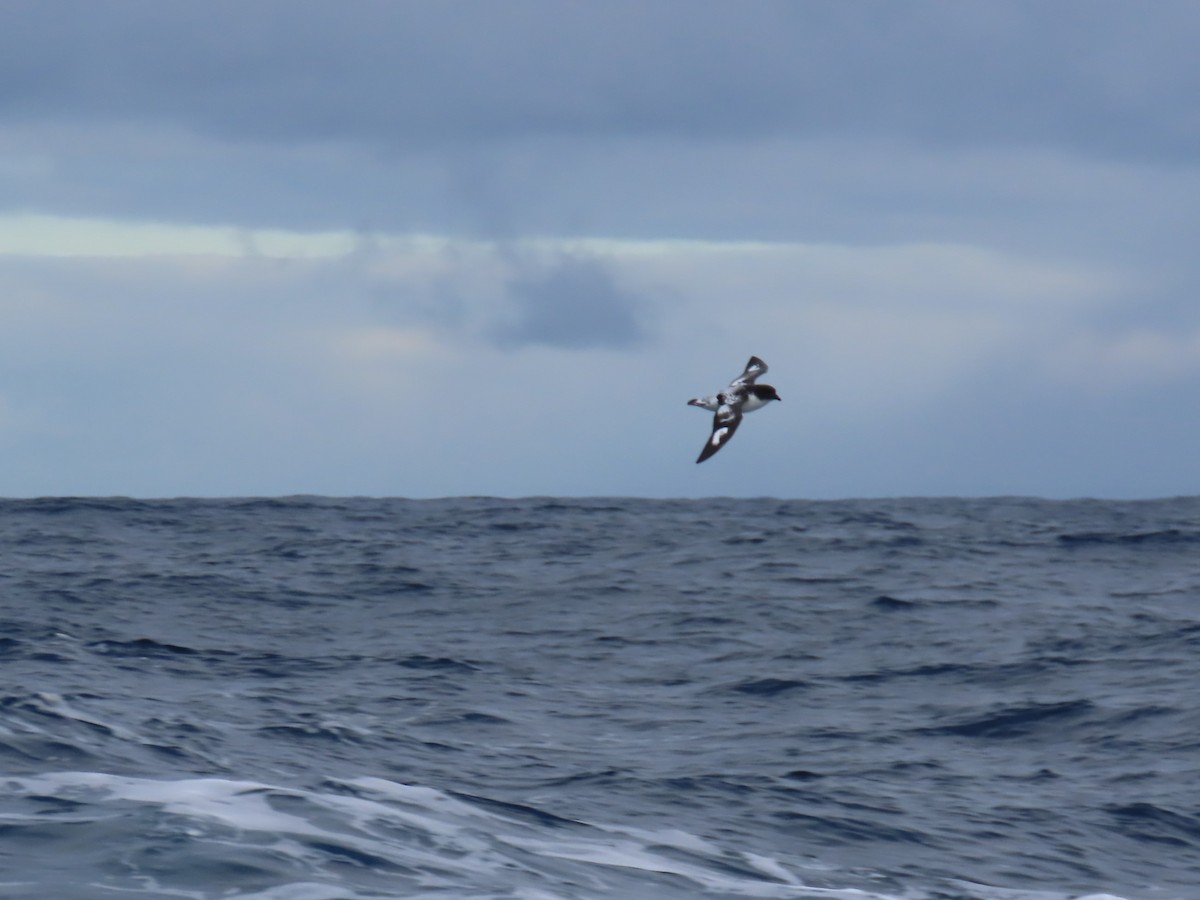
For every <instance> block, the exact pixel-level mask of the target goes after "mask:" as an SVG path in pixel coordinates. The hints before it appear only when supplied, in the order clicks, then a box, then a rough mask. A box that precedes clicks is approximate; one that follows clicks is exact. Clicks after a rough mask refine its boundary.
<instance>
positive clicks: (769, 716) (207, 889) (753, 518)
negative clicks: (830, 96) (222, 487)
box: [0, 497, 1200, 900]
mask: <svg viewBox="0 0 1200 900" xmlns="http://www.w3.org/2000/svg"><path fill="white" fill-rule="evenodd" d="M0 553H2V557H0V561H2V563H3V565H2V567H0V786H2V790H0V897H3V898H22V900H24V898H29V900H34V898H37V900H41V898H60V900H74V898H117V897H125V898H128V897H141V898H145V897H151V898H157V897H163V898H166V897H188V898H226V897H238V898H250V897H253V898H261V900H342V898H345V900H358V898H382V897H404V898H408V897H430V898H509V897H511V898H530V900H550V898H598V897H615V898H633V900H641V898H647V900H649V898H667V900H671V898H689V897H765V898H847V900H850V898H855V900H1067V898H1072V900H1074V898H1080V897H1085V896H1086V897H1092V898H1094V900H1098V898H1100V897H1104V896H1111V897H1121V898H1128V900H1196V898H1200V887H1198V885H1200V704H1198V701H1197V699H1196V698H1197V696H1198V695H1200V690H1198V689H1197V685H1200V499H1192V498H1185V499H1176V500H1162V501H1146V502H1119V503H1114V502H1100V501H1074V502H1047V501H1038V500H1025V499H997V500H954V499H950V500H888V501H853V502H820V503H816V502H802V501H779V500H707V501H652V500H629V499H595V500H573V499H550V498H539V499H528V500H497V499H487V498H466V499H448V500H431V501H409V500H373V499H352V500H342V499H327V498H311V497H299V498H286V499H262V500H259V499H244V500H219V501H218V500H169V501H151V502H145V501H135V500H124V499H113V500H96V499H82V500H76V499H42V500H27V501H2V502H0Z"/></svg>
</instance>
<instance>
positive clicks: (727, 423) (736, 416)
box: [688, 356, 783, 463]
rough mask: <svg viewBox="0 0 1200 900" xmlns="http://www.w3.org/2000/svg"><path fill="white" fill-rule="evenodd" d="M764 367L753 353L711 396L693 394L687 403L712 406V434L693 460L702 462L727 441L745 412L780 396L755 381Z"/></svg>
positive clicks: (771, 388) (752, 410) (765, 368)
mask: <svg viewBox="0 0 1200 900" xmlns="http://www.w3.org/2000/svg"><path fill="white" fill-rule="evenodd" d="M766 371H767V364H766V363H765V362H763V361H762V360H761V359H759V358H758V357H757V356H752V357H750V362H748V363H746V370H745V371H744V372H742V374H741V375H739V376H738V377H737V378H735V379H733V381H731V382H729V387H727V388H725V390H723V391H721V392H720V393H719V394H716V395H715V396H712V397H693V398H692V399H691V400H689V401H688V406H698V407H700V408H701V409H708V410H714V411H715V412H716V415H714V416H713V427H712V434H711V435H709V437H708V441H707V442H706V443H705V444H704V449H703V450H701V451H700V456H699V457H698V458H697V459H696V462H698V463H702V462H704V461H705V460H706V459H708V458H709V457H710V456H712V455H713V454H714V453H716V452H717V451H718V450H720V449H721V448H722V447H724V446H725V445H726V444H727V443H729V439H730V438H731V437H733V433H734V432H735V431H737V427H738V425H740V424H741V422H742V416H743V415H744V414H746V413H751V412H754V411H755V410H756V409H762V408H763V407H764V406H766V405H767V404H768V403H770V402H771V401H772V400H782V399H783V398H782V397H780V396H779V394H777V393H776V392H775V388H773V387H771V385H769V384H755V383H754V382H755V380H756V379H757V378H758V376H759V375H762V374H764V373H765V372H766Z"/></svg>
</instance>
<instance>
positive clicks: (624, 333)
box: [493, 256, 647, 350]
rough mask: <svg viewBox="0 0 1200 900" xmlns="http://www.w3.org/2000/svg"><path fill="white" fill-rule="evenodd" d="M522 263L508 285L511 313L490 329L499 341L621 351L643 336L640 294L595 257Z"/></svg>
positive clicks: (506, 344) (505, 343)
mask: <svg viewBox="0 0 1200 900" xmlns="http://www.w3.org/2000/svg"><path fill="white" fill-rule="evenodd" d="M521 268H522V269H523V271H521V272H520V273H519V274H518V275H517V276H515V277H514V278H512V279H510V280H509V282H508V285H507V288H508V299H509V301H510V302H511V304H512V306H513V308H514V311H515V318H514V319H513V320H512V321H510V322H507V323H505V324H504V325H502V326H500V327H498V328H496V329H495V330H494V331H493V334H494V336H495V338H496V339H497V340H498V342H499V343H500V345H501V346H512V345H517V346H520V345H522V344H543V345H548V346H552V347H561V348H564V349H571V350H577V349H589V348H606V349H615V350H625V349H629V348H631V347H633V346H635V345H637V344H639V343H641V342H642V341H644V340H645V339H646V338H647V333H646V331H645V328H644V326H643V324H642V322H641V320H640V317H639V309H638V307H639V305H642V304H644V303H645V301H644V299H643V298H640V297H638V296H637V295H636V294H635V293H633V292H632V291H629V290H627V289H625V288H623V287H622V286H621V285H620V284H619V283H618V282H617V279H616V277H615V276H614V275H613V273H612V272H611V271H610V270H609V269H608V268H607V267H605V266H604V265H603V264H602V263H601V262H600V261H599V260H596V259H592V258H587V257H578V256H563V257H561V258H559V259H557V260H554V261H553V262H551V263H549V264H547V265H538V266H531V265H530V264H529V263H528V262H526V263H522V265H521Z"/></svg>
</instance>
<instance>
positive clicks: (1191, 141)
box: [0, 0, 1200, 163]
mask: <svg viewBox="0 0 1200 900" xmlns="http://www.w3.org/2000/svg"><path fill="white" fill-rule="evenodd" d="M0 24H2V25H3V27H2V28H0V109H3V118H4V119H6V120H8V121H9V122H30V121H52V120H56V119H61V118H64V117H66V118H70V119H78V118H80V117H84V118H90V119H92V120H94V121H96V120H110V121H112V120H116V121H126V122H140V123H147V122H156V123H160V124H163V125H167V126H175V127H183V128H186V129H191V130H195V131H198V132H202V133H207V134H210V135H216V136H221V137H224V138H227V139H260V140H286V141H296V140H309V141H323V140H332V141H357V142H363V143H365V144H368V145H371V146H374V147H377V148H380V149H381V150H386V151H387V152H409V151H411V150H413V148H417V147H423V146H436V145H437V144H439V143H442V142H445V141H468V142H474V141H479V140H489V139H520V138H527V137H530V136H543V137H544V136H555V135H557V136H584V137H587V136H596V135H601V134H603V135H614V134H617V135H626V136H629V135H637V136H658V137H683V136H687V137H693V138H695V137H704V138H728V139H734V140H739V141H744V140H750V139H754V138H764V137H779V136H792V137H797V136H799V137H811V136H843V137H856V136H857V137H899V138H905V139H912V140H926V141H935V142H953V143H993V142H1004V143H1018V144H1032V145H1036V146H1057V147H1065V148H1069V149H1071V150H1073V151H1075V152H1079V153H1086V154H1090V155H1096V156H1115V157H1121V158H1142V159H1158V160H1174V161H1179V162H1188V163H1190V162H1191V161H1192V158H1193V156H1194V148H1195V146H1197V144H1200V121H1197V120H1196V118H1195V117H1194V116H1193V115H1192V114H1191V112H1190V110H1191V109H1192V102H1191V98H1193V97H1195V96H1196V94H1197V92H1198V91H1200V71H1198V70H1197V68H1196V67H1195V66H1194V65H1193V55H1194V54H1193V47H1192V44H1191V40H1190V37H1189V36H1190V35H1193V34H1194V33H1195V31H1196V28H1197V26H1200V9H1198V8H1197V7H1196V6H1195V4H1193V3H1189V2H1186V0H1175V2H1172V0H1162V2H1158V3H1156V4H1155V7H1154V14H1153V15H1147V14H1146V13H1145V11H1144V10H1143V9H1142V8H1141V7H1140V6H1138V5H1136V4H1129V3H1126V2H1122V0H1064V2H1059V3H1054V4H1045V3H1041V2H1036V0H1026V2H1013V3H1006V4H1002V5H997V4H994V3H990V2H972V0H925V2H921V3H916V4H895V3H891V2H885V0H875V2H860V3H854V4H844V3H806V4H796V3H791V2H786V0H781V2H774V3H767V2H764V3H756V4H752V5H750V4H739V3H726V2H700V3H696V2H690V0H689V2H676V0H657V2H656V0H651V2H644V0H628V2H622V0H613V2H609V3H604V4H563V3H558V2H555V0H513V2H509V3H504V4H495V3H491V2H487V0H481V2H465V3H455V4H407V3H390V2H365V0H363V2H357V3H353V4H346V3H339V2H336V0H330V2H295V0H259V2H256V3H253V4H245V3H240V2H236V0H210V2H204V3H199V2H192V3H169V4H167V3H159V2H155V0H124V2H122V0H113V2H108V3H104V4H97V3H94V2H89V0H43V2H24V3H9V4H6V5H5V8H4V11H3V13H0Z"/></svg>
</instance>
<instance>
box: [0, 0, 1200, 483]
mask: <svg viewBox="0 0 1200 900" xmlns="http://www.w3.org/2000/svg"><path fill="white" fill-rule="evenodd" d="M1198 36H1200V4H1196V3H1194V2H1191V0H1185V2H1171V0H1156V2H1155V3H1152V4H1143V3H1132V2H1127V0H1058V2H1054V3H1047V2H1044V0H1030V2H1016V0H1014V2H1005V0H981V2H972V0H945V2H936V0H913V2H904V3H897V2H894V0H875V2H873V0H855V2H846V0H824V2H803V0H786V2H777V3H772V2H746V0H729V2H710V0H629V2H623V0H604V2H569V0H506V2H503V3H498V2H493V0H478V2H455V3H441V2H433V0H430V2H392V0H388V2H369V0H330V2H305V0H278V2H277V0H235V2H220V0H203V2H193V0H177V2H169V3H167V2H162V0H140V2H122V0H106V2H95V0H78V2H60V0H25V2H23V0H6V2H4V3H3V4H0V496H10V497H21V496H33V495H46V494H101V495H111V494H126V495H133V496H179V495H206V496H213V495H218V496H221V495H249V494H253V495H276V494H291V493H319V494H336V495H346V494H369V495H401V496H418V497H426V496H445V495H460V494H489V495H504V496H520V495H534V494H539V495H614V494H617V495H638V496H657V497H674V496H678V497H695V496H707V495H714V494H720V495H742V496H759V495H772V496H779V497H817V498H823V497H848V496H895V495H920V494H925V495H928V494H934V495H946V494H966V495H994V494H1035V495H1043V496H1049V497H1073V496H1085V495H1086V496H1105V497H1146V496H1161V495H1173V494H1193V493H1200V414H1198V413H1200V409H1198V407H1200V297H1198V296H1197V295H1198V288H1200V250H1198V249H1197V248H1198V247H1200V228H1198V222H1200V66H1197V64H1196V49H1195V48H1196V42H1197V37H1198ZM751 354H757V355H759V356H761V357H763V358H764V359H765V360H766V361H767V362H768V363H769V365H770V368H771V371H770V373H769V374H768V375H767V376H766V377H765V378H764V379H762V380H763V381H766V382H769V383H771V384H773V385H775V386H776V388H777V389H778V391H779V393H780V395H781V396H782V397H783V398H784V399H783V402H782V403H779V404H772V405H771V406H770V407H768V408H767V409H765V410H763V411H761V412H756V413H755V414H754V415H753V416H750V417H748V418H747V419H746V421H745V422H744V423H743V425H742V427H741V429H740V430H739V431H738V434H737V436H736V437H735V438H734V439H733V440H732V441H731V442H730V443H729V445H728V446H726V447H725V448H724V449H723V450H722V451H721V452H720V453H719V454H718V455H716V456H715V457H713V458H712V459H711V460H709V461H707V462H705V463H704V464H702V465H699V466H697V465H695V464H694V460H695V458H696V455H697V454H698V453H699V451H700V449H701V447H702V445H703V443H704V441H705V439H706V437H707V435H708V431H709V429H710V424H711V415H710V414H709V413H706V412H703V411H700V410H696V409H694V408H690V407H688V406H686V405H685V404H686V401H687V399H688V398H689V397H693V396H697V395H701V394H709V393H712V392H714V391H715V390H717V389H719V388H720V387H722V386H723V385H724V384H725V383H726V382H727V381H728V380H729V379H730V378H732V377H733V376H734V375H736V374H738V373H739V372H740V370H741V368H742V366H743V365H744V364H745V362H746V359H747V358H748V357H749V356H750V355H751Z"/></svg>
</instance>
